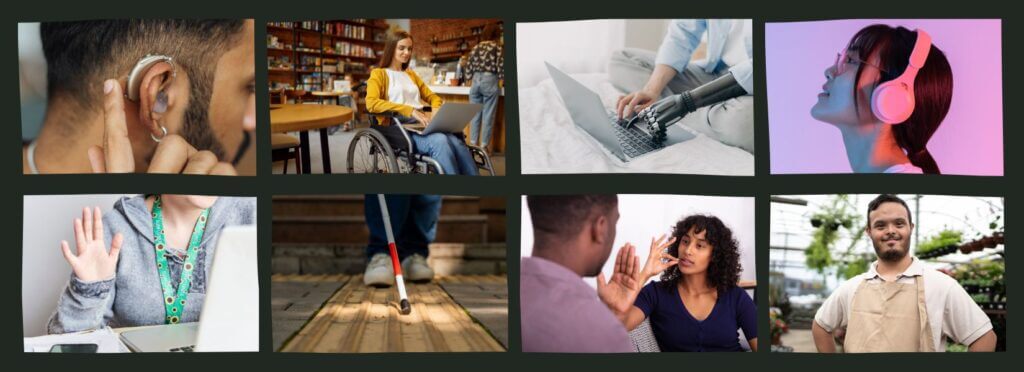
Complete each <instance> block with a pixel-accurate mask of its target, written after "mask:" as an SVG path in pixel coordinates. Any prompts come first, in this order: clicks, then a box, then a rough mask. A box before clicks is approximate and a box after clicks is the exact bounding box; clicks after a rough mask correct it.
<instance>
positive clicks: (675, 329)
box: [600, 215, 757, 351]
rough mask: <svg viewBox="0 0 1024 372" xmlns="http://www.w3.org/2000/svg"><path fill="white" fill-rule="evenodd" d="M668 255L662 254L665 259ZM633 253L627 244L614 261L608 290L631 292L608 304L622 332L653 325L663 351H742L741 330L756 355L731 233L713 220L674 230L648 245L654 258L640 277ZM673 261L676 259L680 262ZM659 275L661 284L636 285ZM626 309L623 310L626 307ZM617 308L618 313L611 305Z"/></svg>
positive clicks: (753, 324)
mask: <svg viewBox="0 0 1024 372" xmlns="http://www.w3.org/2000/svg"><path fill="white" fill-rule="evenodd" d="M666 248H667V252H666ZM634 250H635V248H634V247H633V246H632V245H631V244H627V245H626V247H625V248H623V249H622V250H620V253H619V255H618V257H617V259H616V272H615V274H613V276H612V279H611V283H609V284H607V285H605V284H604V283H601V285H600V286H601V287H606V286H610V285H612V283H616V284H621V285H622V287H624V288H628V289H627V290H625V291H623V292H622V294H623V295H622V296H619V298H617V299H615V300H611V299H605V300H606V302H609V300H611V302H613V303H609V305H610V307H611V308H612V309H613V311H614V310H615V309H616V308H621V309H622V310H623V311H621V312H618V311H616V312H617V314H616V315H618V316H619V318H620V319H621V320H622V321H623V323H624V324H625V326H626V329H629V330H633V329H634V328H636V327H637V326H638V325H640V324H641V323H643V321H644V319H648V320H650V324H651V329H652V330H653V332H654V337H655V339H657V341H658V347H659V348H660V349H661V350H662V351H743V348H742V347H741V346H740V342H739V332H738V330H739V329H742V330H743V335H744V336H745V337H746V338H747V341H748V343H749V344H750V348H751V349H752V350H754V351H757V308H756V306H755V305H754V301H753V300H751V298H750V296H748V295H747V293H746V291H745V290H743V289H742V288H739V287H738V286H737V285H736V282H737V281H738V280H739V273H740V271H741V270H742V267H741V265H740V263H739V259H740V253H739V248H738V247H737V243H736V240H735V239H734V238H733V236H732V231H731V230H729V228H728V227H726V226H725V224H723V223H722V221H721V220H719V219H718V218H717V217H714V216H705V215H694V216H689V217H686V218H684V219H683V220H682V221H679V222H678V223H676V226H675V228H674V229H673V232H672V238H671V239H669V240H667V241H666V240H665V237H664V236H662V237H661V238H660V239H658V240H656V241H655V240H653V239H652V242H651V254H650V255H649V256H648V258H647V262H646V264H645V265H644V268H643V270H641V271H639V272H637V267H638V266H639V265H638V262H636V259H635V258H633V259H630V257H635V256H634V255H633V252H634ZM677 257H678V258H677ZM659 273H660V274H661V280H660V281H657V282H651V283H649V284H647V285H646V286H644V287H643V289H640V288H639V283H645V282H647V281H648V280H649V279H650V278H651V277H653V276H655V275H658V274H659ZM627 300H628V301H631V303H632V306H628V309H626V307H627V306H622V305H626V304H627V303H623V302H624V301H627ZM614 303H618V304H620V305H619V306H616V304H614Z"/></svg>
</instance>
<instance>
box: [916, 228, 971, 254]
mask: <svg viewBox="0 0 1024 372" xmlns="http://www.w3.org/2000/svg"><path fill="white" fill-rule="evenodd" d="M962 240H963V232H961V231H959V230H952V229H946V230H942V231H940V232H939V233H938V234H936V235H934V236H931V237H929V238H928V239H926V240H925V241H924V242H922V243H920V244H918V245H917V254H918V255H923V254H925V253H928V252H931V251H934V250H936V249H940V248H945V247H948V246H950V245H957V244H960V242H961V241H962Z"/></svg>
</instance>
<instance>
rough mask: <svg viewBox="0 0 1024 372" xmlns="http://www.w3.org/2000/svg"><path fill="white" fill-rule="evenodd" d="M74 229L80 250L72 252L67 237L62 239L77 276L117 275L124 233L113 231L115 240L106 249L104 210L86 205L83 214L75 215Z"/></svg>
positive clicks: (88, 279)
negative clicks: (78, 216) (77, 216)
mask: <svg viewBox="0 0 1024 372" xmlns="http://www.w3.org/2000/svg"><path fill="white" fill-rule="evenodd" d="M83 221H85V222H84V226H83ZM74 229H75V250H76V251H77V254H74V253H71V249H70V248H69V247H68V242H67V241H66V240H62V241H61V242H60V249H61V252H63V253H64V259H66V260H67V261H68V264H70V265H71V270H72V271H74V273H75V277H77V278H78V279H79V280H82V281H86V282H93V281H97V280H105V279H108V278H110V277H112V276H114V272H115V270H116V269H117V258H118V255H119V254H120V253H121V242H122V241H124V236H122V235H121V234H120V233H118V234H116V235H114V240H113V241H112V242H111V243H110V252H107V245H106V244H105V243H104V242H103V214H102V213H101V212H100V209H99V208H96V209H95V211H94V210H92V209H90V208H85V209H83V210H82V218H81V219H78V218H76V219H75V223H74Z"/></svg>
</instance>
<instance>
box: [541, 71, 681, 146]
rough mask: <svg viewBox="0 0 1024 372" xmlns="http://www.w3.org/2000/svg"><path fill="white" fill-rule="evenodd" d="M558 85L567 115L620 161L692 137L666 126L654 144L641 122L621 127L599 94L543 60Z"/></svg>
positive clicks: (679, 128)
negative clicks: (665, 129)
mask: <svg viewBox="0 0 1024 372" xmlns="http://www.w3.org/2000/svg"><path fill="white" fill-rule="evenodd" d="M544 64H545V65H547V67H548V72H549V73H550V74H551V79H552V80H554V82H555V86H556V87H557V88H558V95H559V96H561V97H562V102H564V103H565V108H566V109H567V110H569V116H570V117H571V118H572V121H573V123H575V124H576V126H577V127H579V128H580V129H583V131H584V132H586V133H587V134H589V135H590V137H592V138H593V139H594V140H596V141H597V142H598V143H599V144H600V145H601V147H603V148H604V149H605V150H607V151H608V152H609V153H611V154H612V155H614V156H615V157H616V158H618V159H619V160H622V161H623V162H629V161H630V160H632V159H634V158H636V157H638V156H641V155H644V154H647V153H651V152H654V151H658V150H660V149H662V148H663V147H664V146H669V145H672V144H676V143H679V142H684V141H688V140H690V139H693V138H694V137H696V136H695V135H693V134H692V133H690V132H689V131H687V130H686V129H683V128H681V127H680V126H672V127H669V128H668V131H667V133H666V139H665V142H664V143H662V144H658V143H657V142H655V141H654V140H653V139H652V138H651V136H650V134H648V133H647V132H646V131H644V129H643V128H641V127H642V126H640V125H634V126H632V127H630V128H628V129H627V128H623V127H622V125H620V123H619V119H618V117H617V116H618V115H617V114H616V113H615V112H612V111H610V110H606V109H605V108H604V105H603V104H602V103H601V97H600V96H598V95H597V93H595V92H594V91H592V90H590V89H588V88H587V87H585V86H583V84H580V82H578V81H576V80H575V79H573V78H572V77H570V76H569V75H568V74H566V73H564V72H562V71H561V70H559V69H558V68H556V67H555V66H552V65H551V64H550V63H547V62H544Z"/></svg>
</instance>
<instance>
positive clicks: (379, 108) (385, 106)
mask: <svg viewBox="0 0 1024 372" xmlns="http://www.w3.org/2000/svg"><path fill="white" fill-rule="evenodd" d="M405 72H406V74H409V78H410V79H412V82H413V83H414V84H416V87H418V88H419V89H420V99H422V100H423V101H425V102H429V103H430V107H432V108H433V110H434V112H437V110H438V109H440V108H441V104H442V103H444V100H442V99H441V96H439V95H437V94H434V92H432V91H431V90H430V88H428V87H427V84H426V83H424V82H423V80H420V77H419V75H417V74H416V73H415V72H413V71H412V70H406V71H405ZM413 110H414V108H413V107H412V106H409V105H403V104H400V103H394V102H391V101H388V73H387V71H386V70H384V69H382V68H375V69H373V70H372V71H370V79H369V80H367V81H366V111H369V112H370V113H371V114H381V113H385V112H388V111H394V112H397V113H399V114H402V115H403V116H412V111H413Z"/></svg>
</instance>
